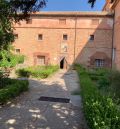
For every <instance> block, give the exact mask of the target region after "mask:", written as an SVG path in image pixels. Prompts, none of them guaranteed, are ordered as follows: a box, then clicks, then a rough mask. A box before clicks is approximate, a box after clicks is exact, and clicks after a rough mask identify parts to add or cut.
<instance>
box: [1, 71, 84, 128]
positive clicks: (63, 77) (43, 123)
mask: <svg viewBox="0 0 120 129" xmlns="http://www.w3.org/2000/svg"><path fill="white" fill-rule="evenodd" d="M29 82H30V90H29V92H26V93H24V94H22V95H21V96H20V97H18V98H17V99H16V100H14V102H12V103H10V104H8V105H6V106H4V107H0V129H85V127H86V125H85V120H84V116H83V113H82V104H81V98H80V96H78V95H72V93H73V92H74V91H78V90H80V89H79V84H78V78H77V74H76V72H75V71H65V70H60V71H59V72H57V73H56V74H55V75H53V76H52V77H50V78H48V79H45V80H36V79H30V80H29ZM40 96H47V97H57V98H59V97H60V98H68V99H70V103H59V102H48V101H39V100H38V99H39V98H40Z"/></svg>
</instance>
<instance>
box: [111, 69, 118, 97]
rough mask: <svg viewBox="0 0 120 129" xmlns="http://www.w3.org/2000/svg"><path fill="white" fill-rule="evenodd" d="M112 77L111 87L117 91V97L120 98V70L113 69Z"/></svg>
mask: <svg viewBox="0 0 120 129" xmlns="http://www.w3.org/2000/svg"><path fill="white" fill-rule="evenodd" d="M109 78H110V83H111V85H110V87H111V89H112V91H113V92H114V93H115V95H116V96H117V97H119V98H120V72H119V71H115V70H114V71H111V74H110V75H109Z"/></svg>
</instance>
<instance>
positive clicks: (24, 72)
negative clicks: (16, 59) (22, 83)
mask: <svg viewBox="0 0 120 129" xmlns="http://www.w3.org/2000/svg"><path fill="white" fill-rule="evenodd" d="M16 74H17V75H18V76H19V77H29V76H30V71H28V70H26V69H18V70H16Z"/></svg>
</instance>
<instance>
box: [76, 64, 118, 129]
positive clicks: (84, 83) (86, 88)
mask: <svg viewBox="0 0 120 129" xmlns="http://www.w3.org/2000/svg"><path fill="white" fill-rule="evenodd" d="M75 68H76V70H77V72H78V75H79V78H80V85H81V94H82V97H83V105H84V112H85V117H86V120H87V122H88V125H89V127H90V129H120V109H119V105H117V104H116V103H114V101H113V100H112V98H110V97H109V96H106V95H102V94H101V93H100V91H99V89H98V88H97V86H96V83H94V81H92V80H91V78H90V76H89V74H88V71H87V70H86V69H85V68H82V67H81V66H80V65H76V66H75Z"/></svg>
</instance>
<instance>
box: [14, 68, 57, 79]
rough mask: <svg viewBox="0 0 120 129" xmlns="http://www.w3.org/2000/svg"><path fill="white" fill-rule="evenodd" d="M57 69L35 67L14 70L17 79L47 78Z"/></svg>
mask: <svg viewBox="0 0 120 129" xmlns="http://www.w3.org/2000/svg"><path fill="white" fill-rule="evenodd" d="M58 69H59V67H58V66H36V67H28V68H24V69H18V70H16V74H17V75H18V76H19V77H30V76H32V77H35V78H47V77H48V76H50V75H51V74H53V73H54V72H56V71H57V70H58Z"/></svg>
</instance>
